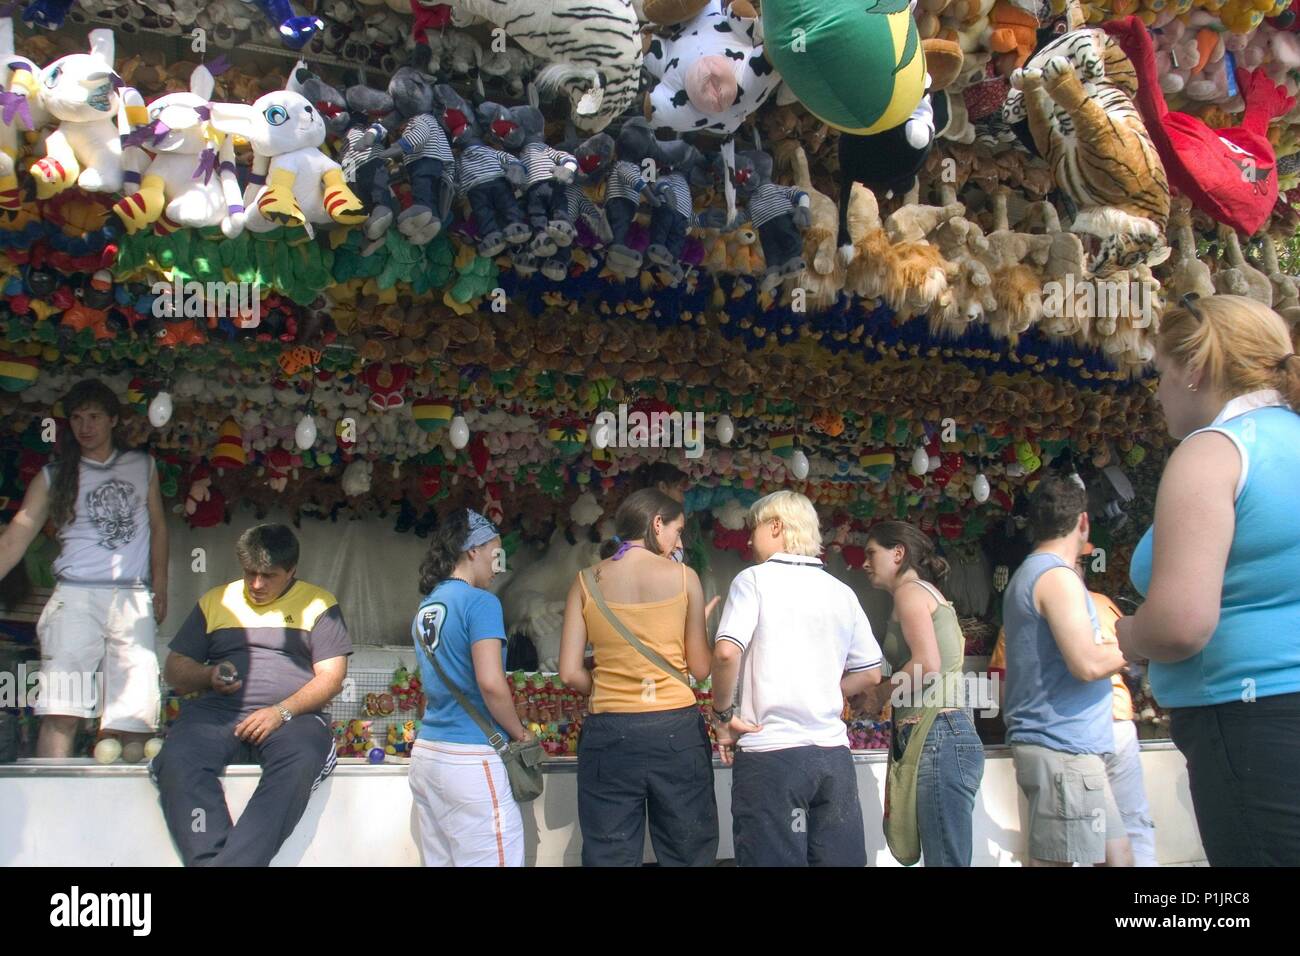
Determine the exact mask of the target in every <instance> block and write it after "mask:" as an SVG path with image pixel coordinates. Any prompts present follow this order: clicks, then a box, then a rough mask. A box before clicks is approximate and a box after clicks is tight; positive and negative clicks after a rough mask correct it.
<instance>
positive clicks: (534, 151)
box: [509, 106, 578, 257]
mask: <svg viewBox="0 0 1300 956" xmlns="http://www.w3.org/2000/svg"><path fill="white" fill-rule="evenodd" d="M509 114H510V118H511V119H512V120H513V121H514V122H515V124H516V125H517V126H518V127H519V129H520V130H522V131H523V135H524V145H523V148H522V149H520V151H519V159H520V161H521V162H522V163H523V164H524V166H525V167H526V168H527V170H528V180H527V182H526V183H525V186H524V203H525V205H526V207H527V213H528V225H529V226H530V227H531V228H532V230H533V241H532V245H531V246H530V247H529V249H528V253H529V254H530V255H532V256H540V257H549V256H553V255H555V252H556V250H557V249H559V248H560V247H561V246H567V245H569V244H570V243H572V242H573V239H574V236H575V235H576V234H577V233H576V231H575V230H574V228H573V217H572V216H571V215H570V213H569V208H568V207H569V203H568V198H567V196H566V195H565V187H566V186H568V185H569V184H570V183H572V182H573V181H574V178H575V177H576V176H577V174H578V160H577V158H576V157H574V156H573V155H572V154H571V153H566V152H563V151H562V150H558V149H555V148H554V147H552V146H548V145H547V144H546V139H545V137H544V135H543V134H544V132H545V128H546V118H545V117H544V116H543V115H542V111H541V110H539V109H538V108H537V107H535V106H516V107H513V108H511V109H510V111H509Z"/></svg>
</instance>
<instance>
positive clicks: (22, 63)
mask: <svg viewBox="0 0 1300 956" xmlns="http://www.w3.org/2000/svg"><path fill="white" fill-rule="evenodd" d="M40 72H41V68H40V67H38V66H37V65H36V64H35V63H33V62H32V61H31V60H29V59H27V57H25V56H18V55H17V54H16V53H14V22H13V20H11V19H10V18H9V17H0V107H3V114H2V115H0V210H5V211H7V212H14V211H16V210H17V209H19V208H20V207H21V205H22V197H21V195H20V193H19V189H18V171H17V167H16V165H15V164H16V163H17V161H18V148H19V145H20V142H21V139H20V134H21V133H22V132H24V131H29V132H30V131H35V130H38V129H40V128H42V127H43V126H44V125H45V123H46V122H47V121H48V119H49V115H48V114H47V113H46V112H45V110H44V109H43V108H42V107H41V101H40V96H39V95H38V94H37V92H36V91H37V87H36V77H37V76H38V75H39V74H40Z"/></svg>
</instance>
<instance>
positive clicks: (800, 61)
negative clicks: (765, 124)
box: [762, 0, 925, 136]
mask: <svg viewBox="0 0 1300 956" xmlns="http://www.w3.org/2000/svg"><path fill="white" fill-rule="evenodd" d="M762 23H763V38H764V50H765V51H766V55H767V58H768V59H769V60H771V61H772V65H773V66H775V67H776V70H777V72H778V73H779V74H780V75H781V78H782V79H783V80H784V81H785V84H786V86H787V87H788V88H789V89H790V91H791V92H792V93H793V94H794V95H795V97H797V98H798V100H799V101H800V102H801V103H803V105H804V106H805V107H806V108H807V109H808V112H810V113H812V114H813V115H814V116H816V117H817V118H818V119H820V120H821V121H822V122H824V123H827V124H829V125H830V126H834V127H835V128H836V129H840V130H843V131H845V132H848V133H857V134H858V135H860V136H865V135H868V134H870V133H879V132H882V131H884V130H887V129H890V128H892V127H894V126H898V125H899V124H900V123H904V122H906V121H907V118H908V117H909V116H911V115H912V112H913V111H914V110H915V109H916V106H917V104H918V103H919V102H920V101H921V96H922V95H923V94H924V93H925V56H924V55H923V54H922V51H921V38H920V36H919V35H918V34H917V31H916V21H915V20H913V19H912V10H911V6H910V5H909V3H908V0H877V2H868V3H863V2H861V0H763V3H762Z"/></svg>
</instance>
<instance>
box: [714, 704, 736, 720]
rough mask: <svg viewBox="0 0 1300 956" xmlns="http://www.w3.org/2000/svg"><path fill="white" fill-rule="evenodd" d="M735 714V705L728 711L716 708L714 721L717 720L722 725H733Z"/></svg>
mask: <svg viewBox="0 0 1300 956" xmlns="http://www.w3.org/2000/svg"><path fill="white" fill-rule="evenodd" d="M735 713H736V705H735V704H732V705H731V706H730V707H728V708H727V709H726V710H718V708H716V707H714V708H713V719H714V720H716V721H717V722H718V723H720V724H729V723H731V718H732V715H734V714H735Z"/></svg>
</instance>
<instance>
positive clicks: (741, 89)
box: [645, 0, 781, 136]
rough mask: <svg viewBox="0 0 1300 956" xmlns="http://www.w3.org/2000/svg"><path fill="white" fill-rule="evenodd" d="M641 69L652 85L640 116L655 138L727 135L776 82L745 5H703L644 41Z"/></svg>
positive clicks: (756, 23) (777, 78)
mask: <svg viewBox="0 0 1300 956" xmlns="http://www.w3.org/2000/svg"><path fill="white" fill-rule="evenodd" d="M645 68H646V70H647V72H649V73H650V75H651V76H653V77H654V78H655V80H657V81H658V82H657V83H656V84H655V86H654V87H652V88H651V89H650V90H649V91H648V92H647V93H646V103H645V115H646V118H647V119H649V120H650V125H651V126H653V127H654V128H655V129H656V130H657V131H659V132H660V133H663V132H668V131H671V132H676V133H686V132H692V131H700V132H708V133H717V134H720V135H724V136H729V135H731V134H732V133H734V132H735V131H736V129H737V128H738V127H739V126H740V124H741V123H743V122H744V121H745V119H746V118H747V117H748V116H750V115H752V114H753V113H754V112H755V111H757V110H758V108H759V107H760V106H762V105H763V103H764V102H766V100H767V98H768V97H769V96H771V95H772V93H773V92H774V91H775V90H776V88H777V86H778V85H780V83H781V77H780V76H779V75H778V74H777V72H776V70H774V69H773V68H772V64H771V63H770V62H768V60H767V57H765V56H764V55H763V39H762V31H761V27H760V23H759V21H758V19H757V18H756V17H755V15H754V11H753V9H752V8H751V7H749V6H748V4H745V5H744V6H737V5H736V4H727V3H726V2H725V0H723V2H718V0H714V2H710V3H705V4H703V5H702V6H701V8H700V10H699V11H698V12H697V13H696V14H695V15H694V16H692V17H690V18H689V19H687V20H685V21H682V22H679V23H677V24H675V25H672V26H669V27H668V28H667V29H666V30H665V31H664V32H663V33H662V34H661V35H660V36H656V37H655V38H654V39H652V40H651V41H650V49H649V50H648V51H647V52H646V57H645Z"/></svg>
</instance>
